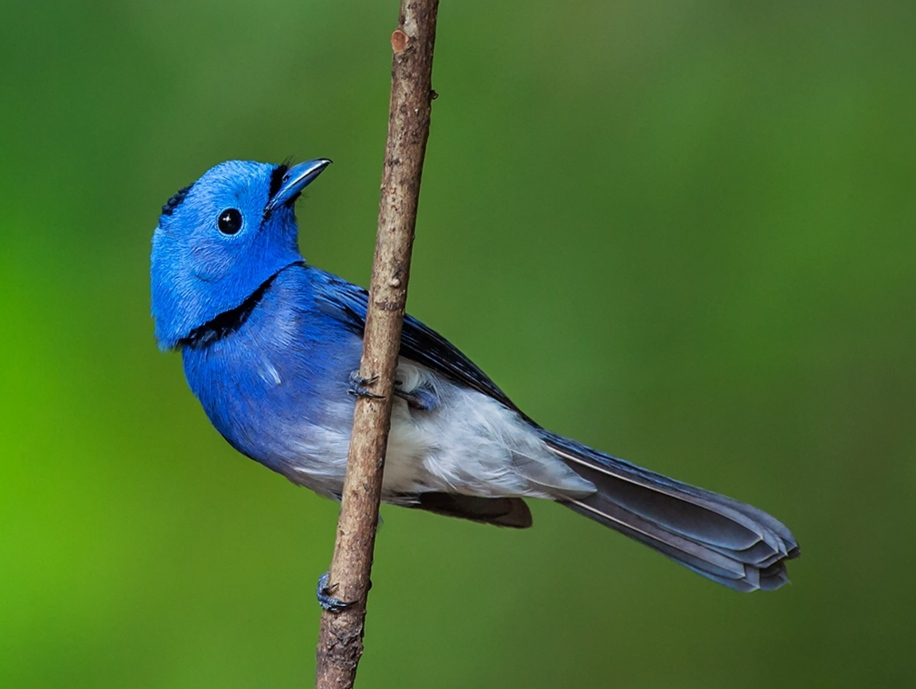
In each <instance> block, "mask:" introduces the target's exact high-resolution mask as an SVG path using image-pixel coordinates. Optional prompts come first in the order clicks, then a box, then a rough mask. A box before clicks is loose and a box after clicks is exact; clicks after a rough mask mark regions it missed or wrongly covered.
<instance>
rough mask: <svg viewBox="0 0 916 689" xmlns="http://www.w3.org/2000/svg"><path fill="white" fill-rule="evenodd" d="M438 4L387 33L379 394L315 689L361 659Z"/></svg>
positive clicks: (374, 291) (351, 470) (343, 675)
mask: <svg viewBox="0 0 916 689" xmlns="http://www.w3.org/2000/svg"><path fill="white" fill-rule="evenodd" d="M438 4H439V2H438V0H401V11H400V17H399V22H398V28H397V29H396V30H395V31H394V33H393V34H392V35H391V47H392V49H393V51H394V57H393V60H392V69H391V104H390V108H389V114H388V143H387V145H386V148H385V167H384V171H383V173H382V188H381V201H380V203H379V216H378V234H377V236H376V244H375V259H374V262H373V266H372V282H371V285H370V288H369V310H368V313H367V314H366V330H365V334H364V337H363V356H362V362H361V364H360V375H361V376H362V377H363V378H365V379H367V380H368V381H369V383H368V384H367V387H368V388H369V390H371V392H373V393H374V394H376V395H379V397H378V398H375V397H359V398H357V400H356V408H355V411H354V414H353V432H352V435H351V440H350V454H349V457H348V459H347V476H346V480H345V481H344V487H343V495H342V500H341V509H340V520H339V521H338V523H337V540H336V542H335V544H334V558H333V560H332V561H331V569H330V576H329V582H330V588H331V590H332V595H333V596H334V597H335V598H338V599H340V600H343V601H355V603H354V604H353V605H352V606H350V607H348V608H346V609H345V610H343V611H341V612H328V611H325V612H324V613H323V614H322V616H321V631H320V633H319V638H318V664H317V671H316V682H315V686H316V688H317V689H332V688H333V689H341V688H343V687H352V686H353V682H354V680H355V678H356V667H357V664H358V663H359V659H360V656H361V655H362V652H363V625H364V621H365V617H366V596H367V594H368V591H369V573H370V570H371V568H372V551H373V547H374V545H375V529H376V526H377V524H378V509H379V501H380V497H381V489H382V470H383V468H384V460H385V449H386V447H387V444H388V429H389V426H390V423H391V404H392V390H393V387H394V376H395V372H396V370H397V356H398V350H399V349H400V343H401V326H402V324H403V319H404V305H405V304H406V302H407V281H408V278H409V276H410V253H411V249H412V247H413V236H414V226H415V224H416V218H417V201H418V198H419V193H420V176H421V174H422V171H423V156H424V155H425V153H426V140H427V138H428V137H429V115H430V109H431V108H430V104H431V101H432V98H433V97H434V96H433V92H432V88H431V78H432V66H433V45H434V43H435V38H436V11H437V9H438Z"/></svg>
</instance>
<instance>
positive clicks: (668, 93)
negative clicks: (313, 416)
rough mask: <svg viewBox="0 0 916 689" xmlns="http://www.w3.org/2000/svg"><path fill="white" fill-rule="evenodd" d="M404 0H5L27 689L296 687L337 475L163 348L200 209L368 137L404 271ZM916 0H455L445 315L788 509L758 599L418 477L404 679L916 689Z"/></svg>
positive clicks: (10, 462)
mask: <svg viewBox="0 0 916 689" xmlns="http://www.w3.org/2000/svg"><path fill="white" fill-rule="evenodd" d="M396 15H397V7H396V3H395V2H393V1H392V2H380V1H378V0H372V1H369V0H365V1H363V2H355V3H331V2H323V3H317V2H304V1H301V0H300V1H298V2H293V1H292V0H265V1H264V2H257V3H255V2H238V1H232V0H230V1H228V2H227V1H223V2H215V1H212V0H210V1H207V2H190V3H189V2H175V1H174V0H164V1H163V0H159V1H157V2H151V1H150V0H143V1H139V2H130V3H124V2H114V1H113V0H108V1H107V2H98V1H97V2H82V3H75V2H62V1H58V2H48V3H35V2H26V1H25V0H4V2H3V4H2V7H0V123H2V136H0V141H2V144H0V145H2V149H0V159H2V162H3V165H2V166H0V180H2V189H3V192H2V194H0V218H2V219H0V224H2V225H0V227H2V231H0V291H2V297H0V323H2V330H0V332H2V336H0V386H2V395H0V405H2V409H0V419H2V421H0V424H2V450H0V452H2V455H0V687H4V688H5V687H10V688H14V687H68V688H78V687H91V688H104V687H139V688H146V687H150V688H152V687H223V688H234V687H296V686H308V685H309V684H310V683H311V681H312V673H313V669H314V647H315V641H316V636H317V629H318V616H319V610H318V607H317V605H316V604H315V600H314V594H313V590H314V585H315V580H316V578H317V577H318V575H319V574H320V573H321V572H322V571H324V570H325V569H326V567H327V564H328V562H329V560H330V555H331V548H332V540H333V534H334V524H335V519H336V515H337V507H336V506H335V505H334V504H332V503H331V502H328V501H325V500H322V499H319V498H317V497H315V496H314V495H312V494H311V493H309V492H308V491H305V490H302V489H298V488H295V487H294V486H293V485H291V484H289V483H287V482H286V481H285V480H283V479H282V478H280V477H279V476H277V475H274V474H272V473H271V472H269V471H266V470H265V469H263V468H261V467H259V466H258V465H257V464H255V463H254V462H250V461H248V460H246V459H244V458H242V457H241V456H239V455H237V454H236V453H235V452H233V451H232V450H231V448H229V446H228V445H227V444H226V443H225V442H224V441H223V440H222V439H221V438H220V437H219V436H218V434H217V433H216V432H215V431H214V430H213V429H212V428H211V427H210V425H209V423H208V422H207V420H206V418H205V417H204V415H203V413H202V411H201V410H200V408H199V406H198V404H197V402H196V400H194V399H193V397H192V395H191V394H190V392H189V391H188V390H187V389H186V386H185V383H184V379H183V375H182V372H181V363H180V359H179V357H178V356H177V355H174V354H172V355H164V354H161V353H159V352H158V351H157V350H156V347H155V345H154V343H153V338H152V322H151V320H150V318H149V315H148V313H149V303H148V286H147V283H148V254H149V239H150V235H151V233H152V230H153V227H154V225H155V224H156V221H157V219H158V215H159V208H160V206H161V205H162V204H163V203H164V202H165V201H166V199H168V198H169V196H170V195H171V194H172V193H173V192H174V191H175V190H177V189H178V188H179V187H181V186H184V185H186V184H188V183H189V182H191V181H193V180H194V179H196V178H197V177H198V176H199V175H200V174H201V173H202V172H203V171H204V170H206V169H207V168H209V167H210V166H211V165H213V164H215V163H217V162H219V161H222V160H226V159H230V158H244V159H256V160H264V161H279V160H282V159H283V158H285V157H287V156H294V157H295V158H296V159H297V160H304V159H307V158H310V157H316V156H328V157H331V158H333V159H334V161H335V165H334V166H333V167H332V168H331V169H330V170H329V171H328V172H327V173H326V174H325V175H323V176H322V178H321V180H320V181H319V182H318V183H317V184H315V185H314V186H313V187H312V188H311V189H310V191H309V194H308V198H306V199H305V200H304V201H302V202H300V205H299V218H300V222H301V225H302V228H303V229H302V238H301V244H302V248H303V252H304V253H305V255H306V256H307V257H308V258H309V259H310V260H311V261H312V262H314V263H315V264H317V265H319V266H321V267H323V268H326V269H328V270H331V271H333V272H336V273H338V274H341V275H343V276H345V277H346V278H348V279H351V280H353V281H355V282H358V283H361V284H366V283H367V281H368V273H369V266H370V260H371V252H372V245H373V241H374V230H375V219H376V210H377V203H378V181H379V178H380V172H381V158H382V151H383V147H384V137H385V127H386V119H387V105H388V87H389V69H390V48H389V44H388V37H389V34H390V31H391V30H392V29H393V28H394V26H395V23H396ZM914 35H916V4H914V3H912V2H880V3H865V2H833V3H828V4H822V3H804V6H802V3H795V2H774V3H766V5H765V6H764V5H760V4H758V3H730V2H724V1H718V2H716V1H713V0H705V1H698V2H678V1H676V0H667V1H665V0H656V1H648V2H647V1H646V0H627V1H619V2H607V1H606V0H605V1H602V0H595V1H593V2H577V3H558V2H547V1H545V0H529V1H528V2H524V3H522V2H517V3H493V2H483V1H481V0H474V1H471V0H461V1H450V0H443V4H442V7H441V11H440V27H439V39H438V46H437V55H436V66H435V76H434V86H435V88H436V90H437V91H438V92H439V94H440V98H439V100H437V101H436V103H435V106H434V113H433V132H432V138H431V141H430V145H429V151H428V157H427V165H426V171H425V175H424V186H423V195H422V201H421V204H420V206H421V214H420V219H419V225H418V239H417V244H416V250H415V255H414V268H413V278H412V281H411V297H410V310H411V311H412V313H414V314H415V315H416V316H418V317H420V318H422V319H423V320H425V321H426V322H428V323H429V324H430V325H432V326H433V327H435V328H437V329H439V330H440V331H441V332H443V333H445V334H446V335H447V336H448V337H449V338H450V339H452V340H453V341H454V342H455V343H456V344H458V345H459V346H460V347H461V348H462V349H463V350H464V351H466V352H467V353H468V354H469V355H470V356H472V357H473V358H474V359H475V360H476V361H477V362H478V363H479V364H480V365H481V366H482V367H483V368H484V369H485V370H487V371H488V372H489V373H490V374H491V375H492V376H493V377H494V378H495V380H496V381H497V382H498V383H499V384H500V385H501V386H502V387H503V388H504V389H505V390H506V391H507V392H508V393H509V394H510V395H511V396H512V397H513V399H514V400H515V401H516V402H517V403H518V404H519V405H520V406H521V407H522V408H524V409H525V410H526V411H527V412H528V413H529V414H531V415H532V416H533V417H534V418H536V419H537V420H539V421H540V422H541V423H542V424H544V425H546V426H548V427H550V428H552V429H555V430H557V431H560V432H563V433H565V434H568V435H572V436H575V437H576V438H579V439H581V440H583V441H586V442H588V443H590V444H593V445H596V446H598V447H601V448H604V449H606V450H609V451H612V452H615V453H617V454H619V455H621V456H624V457H627V458H629V459H632V460H634V461H637V462H639V463H642V464H646V465H648V466H651V467H653V468H655V469H658V470H661V471H664V472H667V473H670V474H673V475H675V476H677V477H679V478H682V479H685V480H688V481H691V482H694V483H697V484H700V485H703V486H706V487H709V488H713V489H716V490H719V491H722V492H725V493H728V494H730V495H733V496H736V497H738V498H741V499H744V500H747V501H749V502H752V503H754V504H757V505H759V506H761V507H763V508H765V509H767V510H769V511H771V512H773V513H774V514H776V515H777V516H778V517H779V518H781V519H782V520H784V521H785V522H786V523H788V524H789V525H790V526H791V527H792V528H793V530H794V531H795V533H796V535H797V536H798V539H799V541H800V543H801V545H802V549H803V552H804V556H803V557H802V559H801V560H799V561H797V562H793V563H792V566H791V567H790V573H791V575H792V578H793V582H794V583H793V585H792V586H790V587H786V588H784V589H783V590H780V591H779V592H777V593H774V594H752V595H739V594H737V593H734V592H732V591H729V590H727V589H725V588H721V587H718V586H715V585H713V584H711V583H709V582H708V581H705V580H703V579H701V578H700V577H698V576H695V575H693V574H691V573H689V572H687V571H686V570H684V569H682V568H679V567H677V566H675V565H673V564H671V563H669V562H668V561H666V560H665V559H664V558H661V557H658V556H657V555H655V554H653V553H652V552H650V551H648V550H647V549H645V548H643V547H641V546H638V545H636V544H634V543H632V542H630V541H628V540H627V539H624V538H623V537H620V536H617V535H615V534H612V533H609V532H607V531H605V530H604V529H602V528H600V527H599V526H597V525H595V524H593V523H590V522H587V521H585V520H583V519H581V518H580V517H578V516H577V515H575V514H573V513H572V512H568V511H566V510H564V509H561V508H559V507H557V506H554V505H550V504H543V505H542V504H538V505H535V506H534V507H533V510H534V515H535V522H536V528H534V529H531V530H530V531H527V532H512V531H503V530H498V529H493V528H486V527H482V526H478V525H473V524H469V523H462V522H459V521H451V520H447V519H443V518H438V517H434V516H431V515H427V514H424V513H414V512H410V511H405V510H398V509H396V508H384V509H383V516H384V519H385V523H384V525H383V528H382V530H381V532H380V537H379V541H378V549H377V555H376V567H375V570H374V572H373V580H374V584H375V585H374V588H373V591H372V596H371V599H370V614H369V619H368V631H367V636H366V644H367V652H366V655H365V657H364V660H363V663H362V666H361V670H360V680H361V682H360V684H361V686H365V687H431V686H434V687H441V688H448V687H469V686H471V687H476V686H479V687H491V686H499V687H520V688H526V689H527V688H533V687H568V686H577V687H600V686H611V687H634V688H635V687H639V688H641V687H653V688H654V687H662V688H664V687H675V686H676V687H770V686H783V687H811V686H832V687H862V686H875V687H877V686H880V687H892V686H912V684H911V683H912V678H913V676H914V671H916V667H914V665H916V620H914V617H916V594H914V588H916V587H914V584H913V577H914V574H913V572H914V566H916V511H914V508H913V500H912V496H913V494H914V490H916V463H914V462H913V455H914V450H916V431H914V411H916V392H914V381H916V376H914V373H916V371H914V368H916V364H914V356H913V342H914V335H916V327H914V313H913V301H914V293H916V270H914V269H913V263H914V255H916V253H914V250H916V240H914V229H916V222H914V221H916V194H914V192H913V184H914V180H916V127H914V121H916V107H914V106H916V59H914V58H916V49H914V47H913V45H914V43H913V37H914Z"/></svg>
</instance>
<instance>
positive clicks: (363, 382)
mask: <svg viewBox="0 0 916 689" xmlns="http://www.w3.org/2000/svg"><path fill="white" fill-rule="evenodd" d="M377 380H378V376H372V377H370V378H364V377H363V376H361V375H360V374H359V371H353V372H352V373H351V374H350V388H349V389H348V390H347V392H349V393H350V394H351V395H354V396H355V397H369V398H371V399H374V400H380V399H384V397H385V396H384V395H377V394H375V393H374V392H372V391H371V390H370V389H369V388H368V387H367V386H368V385H372V384H373V383H374V382H375V381H377Z"/></svg>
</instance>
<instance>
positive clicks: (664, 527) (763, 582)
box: [544, 431, 800, 591]
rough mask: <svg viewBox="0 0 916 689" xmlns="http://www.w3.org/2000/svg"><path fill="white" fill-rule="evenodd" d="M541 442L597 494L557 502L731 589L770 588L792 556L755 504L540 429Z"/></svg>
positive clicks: (778, 528) (791, 547)
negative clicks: (668, 475) (591, 485)
mask: <svg viewBox="0 0 916 689" xmlns="http://www.w3.org/2000/svg"><path fill="white" fill-rule="evenodd" d="M544 440H545V442H546V443H547V445H548V446H549V447H550V449H551V450H553V452H554V453H556V455H557V456H558V457H560V458H561V459H562V460H563V461H564V462H566V464H567V465H568V466H569V467H570V468H571V469H572V470H573V471H575V472H576V473H577V474H579V475H580V476H582V477H583V478H586V479H588V480H589V481H591V482H592V483H594V484H595V486H596V487H597V488H598V492H597V493H596V494H594V495H590V496H588V497H586V498H581V499H565V500H561V501H560V504H562V505H565V506H566V507H569V508H570V509H572V510H575V511H576V512H579V513H580V514H584V515H585V516H586V517H589V518H591V519H594V520H595V521H597V522H600V523H602V524H604V525H605V526H609V527H611V528H612V529H616V530H617V531H620V532H621V533H623V534H625V535H627V536H629V537H630V538H634V539H636V540H637V541H639V542H641V543H645V544H646V545H647V546H649V547H650V548H654V549H655V550H657V551H658V552H660V553H662V554H663V555H667V556H668V557H670V558H671V559H672V560H674V561H675V562H678V563H680V564H682V565H684V566H685V567H688V568H690V569H692V570H693V571H695V572H697V573H698V574H702V575H703V576H705V577H709V578H710V579H712V580H713V581H717V582H719V583H720V584H724V585H725V586H728V587H729V588H733V589H735V590H737V591H754V590H757V589H763V590H765V591H768V590H772V589H777V588H779V587H780V586H782V585H783V584H785V583H786V582H788V581H789V579H788V576H787V575H786V565H785V561H786V560H791V559H792V558H794V557H798V555H799V552H800V551H799V548H798V544H797V543H796V542H795V538H794V537H793V536H792V534H791V532H790V531H789V530H788V529H787V528H786V527H785V526H784V525H783V524H782V523H781V522H779V521H777V520H776V519H774V518H773V517H771V516H770V515H769V514H767V513H766V512H764V511H762V510H758V509H757V508H756V507H751V506H750V505H746V504H744V503H743V502H738V501H737V500H732V499H731V498H727V497H725V496H724V495H718V494H717V493H713V492H711V491H708V490H703V489H702V488H696V487H695V486H691V485H688V484H686V483H681V482H680V481H675V480H674V479H670V478H667V477H666V476H662V475H661V474H656V473H654V472H651V471H648V470H646V469H643V468H641V467H638V466H636V465H634V464H630V463H629V462H625V461H623V460H621V459H617V458H616V457H611V456H610V455H606V454H604V453H601V452H598V451H597V450H593V449H592V448H590V447H587V446H585V445H582V444H580V443H577V442H575V441H574V440H569V439H568V438H564V437H562V436H559V435H554V434H552V433H549V432H546V431H545V432H544Z"/></svg>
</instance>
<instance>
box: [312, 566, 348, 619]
mask: <svg viewBox="0 0 916 689" xmlns="http://www.w3.org/2000/svg"><path fill="white" fill-rule="evenodd" d="M330 574H331V573H330V572H325V573H324V574H322V575H321V576H320V577H318V588H317V589H316V591H315V597H316V598H317V599H318V605H320V606H321V607H322V608H324V609H325V610H327V611H329V612H340V611H341V610H346V609H347V608H349V607H351V606H352V605H353V604H354V603H356V601H355V600H353V601H343V600H340V599H339V598H335V597H334V595H333V594H334V592H335V591H336V590H337V584H331V583H330V582H329V581H328V579H329V578H330Z"/></svg>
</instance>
